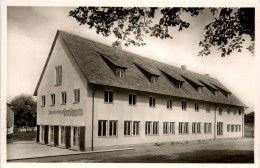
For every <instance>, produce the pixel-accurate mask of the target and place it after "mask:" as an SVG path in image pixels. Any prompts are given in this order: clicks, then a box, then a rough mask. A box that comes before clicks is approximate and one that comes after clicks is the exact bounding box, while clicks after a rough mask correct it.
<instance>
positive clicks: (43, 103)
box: [42, 96, 45, 107]
mask: <svg viewBox="0 0 260 168" xmlns="http://www.w3.org/2000/svg"><path fill="white" fill-rule="evenodd" d="M44 106H45V96H42V107H44Z"/></svg>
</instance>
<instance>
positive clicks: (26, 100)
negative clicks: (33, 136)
mask: <svg viewBox="0 0 260 168" xmlns="http://www.w3.org/2000/svg"><path fill="white" fill-rule="evenodd" d="M10 104H11V106H12V109H13V110H14V111H15V116H14V124H15V125H16V126H18V127H21V126H35V125H36V109H37V103H36V101H34V100H33V97H32V96H31V95H25V94H22V95H19V96H17V97H15V98H14V99H13V100H12V101H11V103H10Z"/></svg>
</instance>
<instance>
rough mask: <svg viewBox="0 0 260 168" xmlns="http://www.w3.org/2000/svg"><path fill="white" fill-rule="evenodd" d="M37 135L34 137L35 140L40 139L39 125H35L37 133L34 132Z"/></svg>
mask: <svg viewBox="0 0 260 168" xmlns="http://www.w3.org/2000/svg"><path fill="white" fill-rule="evenodd" d="M36 135H37V137H36V142H39V141H40V126H39V125H37V133H36Z"/></svg>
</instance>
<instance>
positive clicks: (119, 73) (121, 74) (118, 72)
mask: <svg viewBox="0 0 260 168" xmlns="http://www.w3.org/2000/svg"><path fill="white" fill-rule="evenodd" d="M116 76H118V77H120V78H123V77H124V76H125V70H124V69H123V68H116Z"/></svg>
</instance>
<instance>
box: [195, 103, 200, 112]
mask: <svg viewBox="0 0 260 168" xmlns="http://www.w3.org/2000/svg"><path fill="white" fill-rule="evenodd" d="M195 111H199V104H198V103H195Z"/></svg>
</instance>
